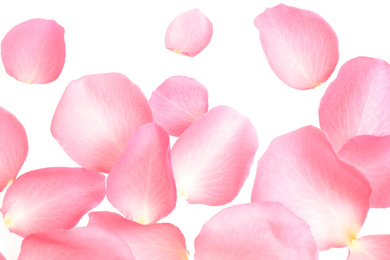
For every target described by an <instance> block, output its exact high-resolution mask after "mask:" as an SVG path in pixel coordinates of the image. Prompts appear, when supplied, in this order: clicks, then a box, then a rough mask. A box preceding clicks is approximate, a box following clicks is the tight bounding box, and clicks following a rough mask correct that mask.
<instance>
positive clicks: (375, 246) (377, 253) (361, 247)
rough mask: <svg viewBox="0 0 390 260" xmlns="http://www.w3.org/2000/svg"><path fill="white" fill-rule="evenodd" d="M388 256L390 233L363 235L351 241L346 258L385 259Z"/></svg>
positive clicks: (350, 259)
mask: <svg viewBox="0 0 390 260" xmlns="http://www.w3.org/2000/svg"><path fill="white" fill-rule="evenodd" d="M389 256H390V235H376V236H364V237H362V238H359V239H356V240H354V241H352V243H351V245H350V246H349V256H348V258H347V260H385V259H389Z"/></svg>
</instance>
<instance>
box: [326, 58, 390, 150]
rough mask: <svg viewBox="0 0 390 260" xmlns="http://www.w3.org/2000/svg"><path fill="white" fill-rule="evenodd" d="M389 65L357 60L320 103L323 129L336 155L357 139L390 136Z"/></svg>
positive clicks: (344, 68) (342, 72)
mask: <svg viewBox="0 0 390 260" xmlns="http://www.w3.org/2000/svg"><path fill="white" fill-rule="evenodd" d="M389 105H390V65H389V64H388V63H386V62H385V61H383V60H380V59H373V58H367V57H358V58H355V59H352V60H349V61H347V62H346V63H345V64H344V65H343V66H342V67H341V68H340V71H339V74H338V75H337V78H336V79H335V80H334V81H333V82H332V83H331V84H330V85H329V87H328V89H327V90H326V92H325V94H324V96H323V97H322V99H321V103H320V109H319V116H320V125H321V128H322V129H323V130H325V131H326V132H327V133H328V136H329V139H330V141H331V142H332V144H333V146H334V148H335V150H336V151H338V150H340V149H341V147H342V146H343V145H344V144H345V143H346V142H347V141H348V140H349V139H351V138H353V137H355V136H358V135H376V136H385V135H389V134H390V110H389V109H388V107H389Z"/></svg>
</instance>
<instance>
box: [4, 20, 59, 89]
mask: <svg viewBox="0 0 390 260" xmlns="http://www.w3.org/2000/svg"><path fill="white" fill-rule="evenodd" d="M64 33H65V30H64V28H63V27H62V26H61V25H59V24H58V23H56V22H55V21H53V20H44V19H31V20H28V21H25V22H23V23H21V24H18V25H16V26H15V27H14V28H12V29H11V30H10V31H9V32H8V33H7V34H6V35H5V37H4V39H3V41H2V42H1V59H2V60H3V64H4V68H5V71H6V72H7V73H8V74H9V75H10V76H12V77H14V78H15V79H16V80H18V81H22V82H25V83H30V84H46V83H49V82H52V81H54V80H55V79H57V78H58V76H59V75H60V74H61V71H62V68H63V67H64V63H65V41H64Z"/></svg>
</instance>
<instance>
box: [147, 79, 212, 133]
mask: <svg viewBox="0 0 390 260" xmlns="http://www.w3.org/2000/svg"><path fill="white" fill-rule="evenodd" d="M207 101H208V93H207V89H206V88H205V87H204V86H203V85H202V84H200V83H199V82H198V81H197V80H196V79H193V78H188V77H184V76H176V77H171V78H169V79H167V80H166V81H164V83H163V84H161V85H160V86H159V87H158V88H157V89H156V90H155V91H153V93H152V96H151V98H150V100H149V104H150V107H151V109H152V112H153V119H154V121H155V122H156V123H158V124H159V125H161V126H162V127H164V129H165V130H166V131H167V132H168V134H170V135H173V136H179V135H181V134H182V133H183V132H184V130H186V129H187V128H188V127H189V126H190V125H192V124H193V123H194V122H195V121H196V120H198V119H199V118H200V117H201V116H202V115H203V114H204V113H206V112H207V110H208V102H207Z"/></svg>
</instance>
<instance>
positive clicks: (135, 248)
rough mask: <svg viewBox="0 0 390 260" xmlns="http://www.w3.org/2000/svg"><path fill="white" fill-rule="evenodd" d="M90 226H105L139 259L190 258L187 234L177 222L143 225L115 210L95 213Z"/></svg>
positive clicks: (175, 259)
mask: <svg viewBox="0 0 390 260" xmlns="http://www.w3.org/2000/svg"><path fill="white" fill-rule="evenodd" d="M88 226H97V227H100V228H104V229H106V230H108V231H110V232H112V233H113V234H115V235H116V236H118V237H120V238H122V239H123V240H125V241H126V242H127V244H128V245H129V246H130V248H131V251H132V252H133V254H134V257H135V259H137V260H150V259H153V260H168V259H169V260H188V257H187V256H188V252H187V250H186V242H185V239H184V236H183V234H182V233H181V232H180V230H179V229H178V228H177V227H175V226H174V225H171V224H168V223H158V224H149V225H141V224H138V223H136V222H133V221H131V220H127V219H125V218H123V217H121V216H119V215H118V214H115V213H112V212H92V213H89V223H88Z"/></svg>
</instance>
